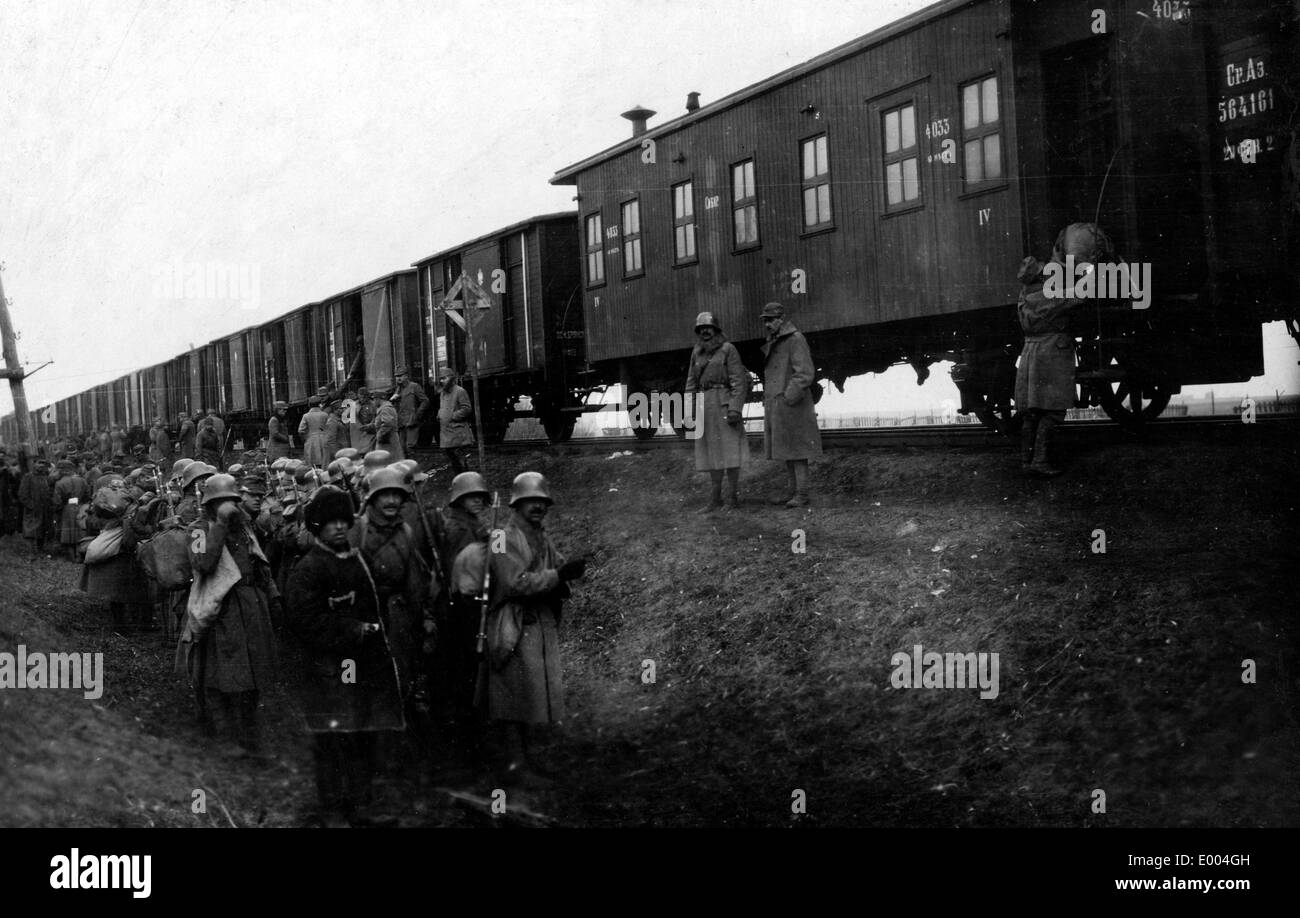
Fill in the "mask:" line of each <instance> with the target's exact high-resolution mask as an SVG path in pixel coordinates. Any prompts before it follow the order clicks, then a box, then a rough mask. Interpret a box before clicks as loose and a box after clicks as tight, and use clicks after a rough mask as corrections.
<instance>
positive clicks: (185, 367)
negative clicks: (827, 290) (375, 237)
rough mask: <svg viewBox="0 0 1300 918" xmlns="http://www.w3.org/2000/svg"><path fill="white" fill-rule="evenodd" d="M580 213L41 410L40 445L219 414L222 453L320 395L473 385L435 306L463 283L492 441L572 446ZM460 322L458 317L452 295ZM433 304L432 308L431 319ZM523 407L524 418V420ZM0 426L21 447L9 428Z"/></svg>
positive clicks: (546, 218) (465, 356)
mask: <svg viewBox="0 0 1300 918" xmlns="http://www.w3.org/2000/svg"><path fill="white" fill-rule="evenodd" d="M576 233H577V215H576V213H554V214H545V215H542V216H538V217H534V218H532V219H529V220H524V221H520V222H518V223H514V224H511V225H510V226H507V227H503V228H502V229H499V230H497V231H495V232H492V233H488V234H486V235H483V236H479V237H477V238H475V239H471V240H469V241H468V242H464V243H462V244H460V245H458V246H455V247H452V248H448V249H444V250H441V251H439V252H436V253H434V254H432V255H430V256H428V257H427V258H424V259H421V260H420V261H418V262H416V263H415V265H414V266H413V267H409V268H404V269H401V270H399V271H395V272H393V273H391V274H387V275H385V276H383V277H380V278H377V279H375V280H372V281H369V282H367V283H365V284H361V285H359V286H357V287H352V288H349V289H348V290H344V291H343V292H341V293H337V294H334V295H333V296H329V297H326V298H324V299H322V300H319V301H317V302H314V303H308V304H307V305H305V306H301V307H298V308H297V309H294V310H292V311H291V312H289V313H287V314H285V315H283V316H280V317H278V318H276V319H273V320H271V321H269V322H266V323H263V324H262V325H259V326H253V327H249V328H245V329H242V330H240V331H238V332H235V333H233V334H229V335H226V336H224V337H222V338H219V339H217V340H216V341H212V342H210V343H208V344H205V345H203V346H201V347H198V348H194V349H192V350H190V351H188V352H187V353H185V354H181V355H178V356H176V357H173V358H172V359H171V360H168V361H165V362H164V363H161V364H158V365H157V366H154V367H150V368H148V369H145V370H141V371H139V372H137V373H131V374H128V375H127V376H124V377H122V378H121V379H117V380H113V381H112V382H108V383H103V384H101V385H99V386H96V387H94V388H93V389H91V390H89V391H87V392H84V393H81V394H80V395H77V396H73V397H72V398H70V399H64V400H62V401H61V402H58V403H56V404H55V405H53V406H49V407H45V408H40V409H37V410H36V411H34V412H33V413H32V415H33V431H34V433H35V436H36V438H37V440H38V441H46V440H50V441H52V440H56V439H58V438H59V437H60V436H64V435H68V434H84V433H89V432H91V431H95V430H99V429H101V428H104V427H112V426H113V425H115V424H121V425H122V426H123V427H124V428H126V427H128V426H132V425H135V426H141V425H142V430H141V438H143V428H147V427H148V426H149V425H150V424H151V423H152V422H153V419H154V418H161V419H162V420H163V421H164V424H165V425H166V426H167V427H168V428H169V429H171V430H172V431H173V433H174V432H175V428H176V421H177V415H178V414H179V413H181V412H184V413H185V414H187V415H193V414H194V412H196V411H200V410H204V409H207V408H216V409H217V410H218V411H219V412H220V413H221V414H222V415H223V416H224V417H225V418H226V419H227V422H228V429H229V436H230V438H231V442H232V443H235V442H240V441H242V442H243V443H245V444H246V445H248V446H252V445H253V444H255V443H257V441H258V440H259V439H260V437H261V436H262V435H263V433H264V431H265V426H266V421H267V418H268V417H269V416H270V413H271V411H272V408H273V406H274V404H275V402H277V401H283V402H285V403H287V404H288V406H289V416H288V420H289V424H290V427H291V428H294V427H296V425H297V421H298V418H299V417H300V416H301V415H302V413H303V412H305V411H306V408H307V401H308V399H309V398H310V397H311V396H312V395H315V394H317V392H318V391H319V390H320V389H322V388H324V389H328V390H333V391H341V390H343V389H345V388H347V387H348V386H366V387H368V388H370V389H371V390H372V391H374V392H380V393H386V392H389V391H391V390H392V389H393V387H394V383H395V378H396V372H397V371H398V370H400V369H406V370H407V372H408V373H409V374H410V376H411V378H412V379H414V380H417V381H421V380H424V379H427V378H431V377H436V375H437V372H438V370H439V368H441V367H443V366H448V367H451V368H452V369H453V370H455V371H456V372H457V373H459V374H461V375H463V376H468V375H469V366H470V364H469V362H468V360H469V356H470V355H469V353H468V351H467V343H466V342H467V338H466V335H465V333H464V332H463V331H462V330H461V328H460V327H459V326H458V325H457V324H456V322H455V319H448V318H447V314H446V311H445V310H444V309H443V307H444V306H445V305H446V304H445V303H444V300H445V299H446V297H447V293H448V292H449V291H450V290H452V288H453V286H454V285H455V282H456V280H457V279H458V278H459V277H460V275H461V272H462V271H464V272H466V274H467V275H468V276H470V277H472V278H474V279H475V282H476V283H480V282H481V284H482V288H483V289H484V290H485V291H486V293H487V296H488V299H489V302H490V304H491V305H490V308H489V309H487V310H485V311H482V310H478V309H476V308H475V309H470V310H468V312H469V313H470V314H471V315H476V314H479V315H480V317H479V319H478V321H477V324H476V325H475V344H476V346H477V347H478V350H479V361H478V364H479V373H480V387H479V388H480V399H481V405H480V411H481V413H482V418H483V428H484V431H485V439H486V441H487V442H494V441H496V440H499V439H501V438H502V437H503V436H504V435H505V431H506V428H507V427H508V426H509V424H510V421H511V420H513V419H514V418H515V417H517V416H526V415H530V414H531V415H535V416H536V417H538V418H539V419H540V420H541V422H542V424H543V426H544V428H545V429H546V431H547V432H548V433H549V434H550V435H551V436H552V437H553V438H554V439H557V440H559V439H567V438H568V436H569V435H570V434H571V433H572V431H573V426H574V423H575V421H576V420H577V417H578V413H579V412H580V411H581V403H580V400H579V396H578V395H577V393H578V392H579V391H580V390H581V388H582V385H581V378H580V374H581V371H582V369H583V366H584V364H585V353H584V350H583V322H582V318H583V317H582V309H581V305H580V303H579V294H580V282H579V266H578V260H577V240H576ZM455 300H456V302H455V303H454V304H453V309H452V312H453V313H454V315H455V317H456V318H459V317H461V316H462V315H463V314H464V313H465V312H466V309H465V306H464V301H463V297H460V296H459V295H458V296H457V297H456V298H455ZM434 307H438V308H434ZM524 398H527V399H529V400H530V401H531V408H530V409H520V408H519V407H518V405H519V403H520V402H521V401H522V400H523V399H524ZM3 424H4V426H3V427H0V434H3V436H4V438H5V441H6V442H13V441H14V440H15V439H16V437H17V431H16V429H15V428H14V425H13V423H12V419H10V418H6V419H5V420H4V422H3Z"/></svg>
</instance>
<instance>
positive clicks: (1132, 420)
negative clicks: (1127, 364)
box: [1093, 379, 1170, 428]
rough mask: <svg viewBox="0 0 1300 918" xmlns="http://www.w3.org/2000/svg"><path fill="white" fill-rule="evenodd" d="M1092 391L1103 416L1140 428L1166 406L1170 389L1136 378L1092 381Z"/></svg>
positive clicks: (1158, 414) (1126, 425)
mask: <svg viewBox="0 0 1300 918" xmlns="http://www.w3.org/2000/svg"><path fill="white" fill-rule="evenodd" d="M1093 391H1094V392H1095V394H1096V396H1097V402H1098V404H1100V405H1101V407H1102V410H1103V411H1105V412H1106V416H1107V417H1109V418H1110V419H1111V420H1112V421H1115V422H1117V423H1119V424H1122V425H1123V426H1125V427H1132V428H1140V427H1141V426H1142V425H1143V424H1145V423H1147V422H1148V421H1154V420H1155V419H1156V418H1158V417H1160V414H1161V412H1163V411H1164V410H1165V408H1167V407H1168V406H1169V398H1170V392H1169V390H1168V389H1167V388H1165V387H1164V386H1161V385H1160V384H1158V383H1150V382H1142V381H1141V380H1136V379H1124V380H1120V381H1119V382H1113V383H1112V382H1096V383H1094V384H1093Z"/></svg>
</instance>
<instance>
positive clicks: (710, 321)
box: [695, 312, 722, 331]
mask: <svg viewBox="0 0 1300 918" xmlns="http://www.w3.org/2000/svg"><path fill="white" fill-rule="evenodd" d="M703 325H707V326H709V327H710V328H715V329H717V330H718V331H722V326H721V325H719V324H718V320H717V319H715V318H713V313H711V312H702V313H700V314H699V315H698V316H696V317H695V330H696V331H699V330H700V327H701V326H703Z"/></svg>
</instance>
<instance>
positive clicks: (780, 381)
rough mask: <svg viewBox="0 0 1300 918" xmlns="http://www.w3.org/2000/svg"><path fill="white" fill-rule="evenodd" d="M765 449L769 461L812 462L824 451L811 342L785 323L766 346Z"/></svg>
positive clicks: (764, 350) (764, 388)
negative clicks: (816, 402)
mask: <svg viewBox="0 0 1300 918" xmlns="http://www.w3.org/2000/svg"><path fill="white" fill-rule="evenodd" d="M763 354H764V358H765V359H764V362H763V419H764V420H763V446H764V451H765V455H766V456H767V458H768V459H786V460H789V459H811V458H812V457H813V456H820V455H821V452H822V437H821V432H820V431H819V430H818V429H817V412H816V411H815V410H814V408H813V399H812V384H813V382H814V381H815V379H816V377H817V370H816V367H815V366H814V365H813V360H812V353H811V352H810V351H809V350H808V342H807V341H805V340H804V336H803V335H802V334H800V332H799V330H798V329H797V328H795V327H794V326H793V325H791V324H790V323H789V322H782V323H781V325H780V327H779V328H778V329H777V330H776V333H775V334H774V335H771V336H769V337H768V339H767V343H765V344H764V345H763Z"/></svg>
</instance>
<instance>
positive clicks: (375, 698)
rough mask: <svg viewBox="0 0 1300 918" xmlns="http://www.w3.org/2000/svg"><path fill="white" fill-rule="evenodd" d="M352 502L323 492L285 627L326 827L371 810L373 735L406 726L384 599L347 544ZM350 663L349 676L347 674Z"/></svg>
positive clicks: (313, 511) (310, 514)
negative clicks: (300, 649)
mask: <svg viewBox="0 0 1300 918" xmlns="http://www.w3.org/2000/svg"><path fill="white" fill-rule="evenodd" d="M353 523H354V519H353V515H352V501H351V499H350V498H349V497H348V496H347V495H346V494H345V493H344V492H342V491H340V490H338V489H336V488H332V487H327V488H323V489H322V490H321V492H320V494H319V495H318V497H317V498H316V500H314V501H313V502H312V505H311V507H310V508H309V509H308V511H307V528H308V530H309V531H310V532H311V533H312V535H313V536H314V537H315V538H314V542H313V545H312V548H311V549H310V551H308V552H307V554H306V556H304V557H303V559H302V561H300V562H299V564H298V566H297V567H296V568H295V570H294V573H293V576H292V577H291V578H290V580H289V590H288V593H287V596H288V603H287V608H286V616H287V620H288V625H289V629H290V630H291V631H292V633H293V634H294V635H295V636H296V637H297V638H298V640H299V641H301V642H302V644H303V645H305V648H306V650H307V651H308V654H309V659H308V661H307V662H308V664H309V665H308V666H307V667H305V668H304V672H303V674H302V676H301V678H300V680H299V687H298V692H297V694H298V695H299V697H300V702H301V705H302V711H303V717H304V720H305V725H306V728H307V731H308V732H309V733H311V734H313V737H314V740H315V742H314V748H313V758H314V759H315V763H316V790H317V793H318V795H319V797H320V804H321V810H322V812H321V822H322V824H323V825H325V826H330V827H332V826H339V827H341V826H344V825H348V824H350V823H352V822H353V821H354V820H357V819H358V814H357V808H358V807H363V806H365V805H366V803H368V801H369V797H370V791H371V782H372V780H373V776H374V773H375V765H376V762H375V733H377V732H379V731H401V730H403V729H405V717H404V714H403V709H402V693H401V685H400V683H399V680H398V676H397V668H396V663H395V660H394V658H393V654H392V651H391V650H390V648H389V641H388V639H387V635H386V633H385V626H384V621H385V618H384V616H381V614H380V609H381V599H380V596H379V595H378V593H377V592H376V590H375V584H374V583H373V582H372V580H371V578H370V575H369V573H368V571H367V569H366V565H365V563H364V562H363V561H362V560H361V557H360V555H359V553H358V552H357V551H356V550H355V549H353V548H352V546H351V545H350V544H349V538H348V534H349V530H350V529H351V528H352V526H353ZM349 663H350V670H351V673H352V675H353V677H354V678H353V679H352V680H351V681H348V682H344V680H343V678H342V675H343V673H344V670H345V667H348V666H349Z"/></svg>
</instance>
